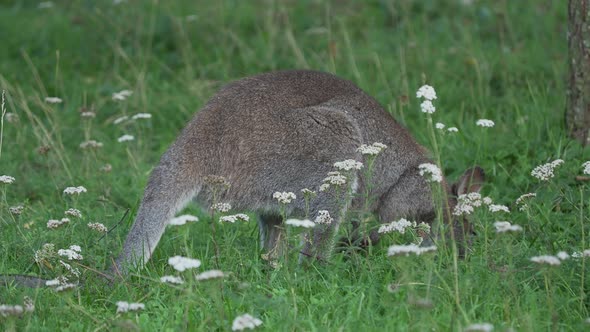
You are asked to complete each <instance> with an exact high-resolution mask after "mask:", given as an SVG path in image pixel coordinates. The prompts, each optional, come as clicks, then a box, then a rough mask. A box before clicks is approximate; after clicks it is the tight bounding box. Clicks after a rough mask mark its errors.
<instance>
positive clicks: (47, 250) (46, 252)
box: [35, 243, 57, 263]
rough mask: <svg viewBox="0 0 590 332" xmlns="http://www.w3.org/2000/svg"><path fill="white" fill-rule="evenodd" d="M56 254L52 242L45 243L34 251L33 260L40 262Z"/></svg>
mask: <svg viewBox="0 0 590 332" xmlns="http://www.w3.org/2000/svg"><path fill="white" fill-rule="evenodd" d="M56 255H57V253H56V252H55V245H54V244H53V243H45V244H44V245H43V247H42V248H41V249H39V250H36V251H35V262H36V263H41V262H43V261H46V260H48V259H51V258H53V257H55V256H56Z"/></svg>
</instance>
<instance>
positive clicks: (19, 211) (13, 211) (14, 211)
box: [8, 205, 25, 216]
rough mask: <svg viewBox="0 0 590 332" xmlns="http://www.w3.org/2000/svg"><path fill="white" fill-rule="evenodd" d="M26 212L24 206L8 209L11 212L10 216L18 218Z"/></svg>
mask: <svg viewBox="0 0 590 332" xmlns="http://www.w3.org/2000/svg"><path fill="white" fill-rule="evenodd" d="M24 210H25V207H24V206H22V205H17V206H11V207H9V208H8V212H10V214H14V215H17V216H18V215H20V214H22V213H23V211H24Z"/></svg>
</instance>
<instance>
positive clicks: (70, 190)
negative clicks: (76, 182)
mask: <svg viewBox="0 0 590 332" xmlns="http://www.w3.org/2000/svg"><path fill="white" fill-rule="evenodd" d="M85 192H88V190H86V188H84V187H82V186H78V187H67V188H66V189H64V194H66V195H74V194H76V195H80V194H82V193H85Z"/></svg>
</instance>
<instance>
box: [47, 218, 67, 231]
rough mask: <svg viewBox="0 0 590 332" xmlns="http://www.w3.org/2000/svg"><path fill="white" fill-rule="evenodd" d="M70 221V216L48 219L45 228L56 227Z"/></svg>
mask: <svg viewBox="0 0 590 332" xmlns="http://www.w3.org/2000/svg"><path fill="white" fill-rule="evenodd" d="M69 222H70V218H61V220H56V219H49V220H48V221H47V228H52V229H53V228H58V227H60V226H62V225H65V224H67V223H69Z"/></svg>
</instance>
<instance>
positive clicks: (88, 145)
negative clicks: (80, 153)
mask: <svg viewBox="0 0 590 332" xmlns="http://www.w3.org/2000/svg"><path fill="white" fill-rule="evenodd" d="M103 145H104V144H102V143H101V142H98V141H95V140H93V139H91V140H88V141H84V142H82V143H80V149H82V150H86V149H99V148H102V147H103Z"/></svg>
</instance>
